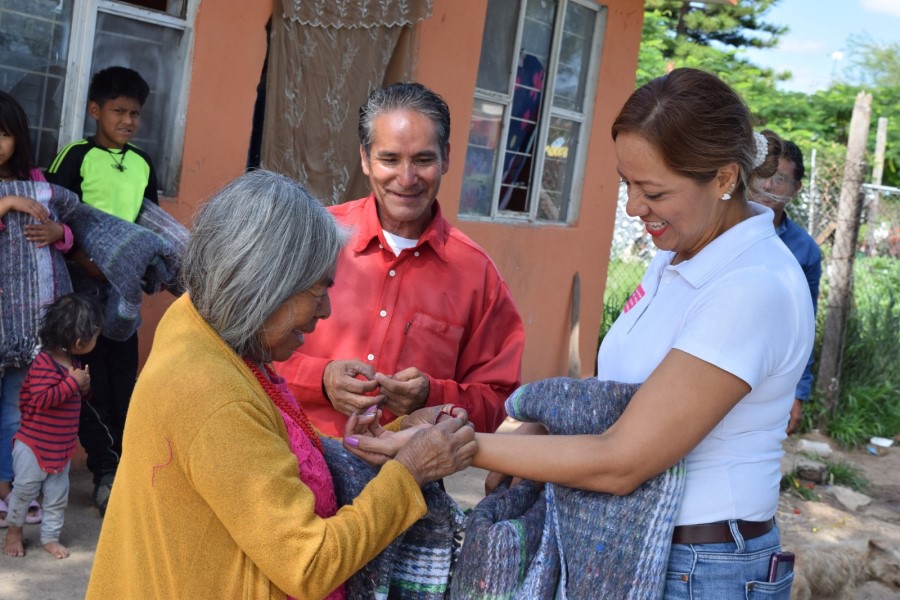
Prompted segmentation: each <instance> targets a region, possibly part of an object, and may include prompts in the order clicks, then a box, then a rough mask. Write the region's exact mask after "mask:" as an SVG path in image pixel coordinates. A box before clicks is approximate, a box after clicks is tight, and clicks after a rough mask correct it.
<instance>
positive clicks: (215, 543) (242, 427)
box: [87, 296, 427, 599]
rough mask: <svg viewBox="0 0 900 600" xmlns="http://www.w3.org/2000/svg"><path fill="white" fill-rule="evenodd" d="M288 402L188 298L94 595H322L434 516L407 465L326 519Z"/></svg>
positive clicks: (121, 491) (101, 554) (128, 459)
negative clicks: (307, 479)
mask: <svg viewBox="0 0 900 600" xmlns="http://www.w3.org/2000/svg"><path fill="white" fill-rule="evenodd" d="M313 507H314V499H313V494H312V492H311V491H310V489H309V488H307V487H306V486H305V485H304V484H303V483H302V482H301V481H300V479H299V477H298V468H297V459H296V457H295V456H294V454H293V453H292V452H291V449H290V446H289V444H288V438H287V431H286V429H285V427H284V423H283V421H282V419H281V415H280V413H279V412H278V409H277V408H276V407H275V406H274V405H273V404H272V402H271V400H269V398H268V397H267V396H266V394H265V392H264V391H263V389H262V388H261V387H260V385H259V383H258V382H257V381H256V380H255V378H254V376H253V374H252V373H251V372H250V370H249V369H248V368H247V367H246V365H245V364H244V363H243V361H242V360H241V359H240V358H239V357H238V356H237V355H236V354H235V353H234V352H233V351H232V350H231V349H230V348H229V347H228V346H226V345H225V343H224V342H223V341H222V339H221V338H220V337H219V336H218V335H217V334H216V333H215V332H214V331H213V330H212V329H211V328H210V327H209V325H208V324H207V323H206V321H204V320H203V319H202V318H201V317H200V315H199V314H198V313H197V311H196V309H195V308H194V306H193V305H192V304H191V302H190V300H189V298H188V297H187V296H183V297H182V298H180V299H178V300H177V301H176V302H175V303H174V304H173V305H172V306H171V307H170V308H169V310H168V311H167V312H166V314H165V316H164V317H163V319H162V321H160V323H159V327H158V329H157V331H156V337H155V339H154V341H153V349H152V351H151V353H150V357H149V359H148V361H147V364H146V366H145V367H144V369H143V371H142V373H141V376H140V378H139V379H138V382H137V386H136V388H135V390H134V395H133V396H132V400H131V407H130V409H129V413H128V419H127V422H126V425H125V439H124V451H123V454H122V460H121V463H120V465H119V470H118V474H117V475H116V481H115V485H114V486H113V491H112V497H111V498H110V503H109V509H108V511H107V513H106V518H105V519H104V523H103V529H102V531H101V532H100V541H99V544H98V546H97V552H96V556H95V559H94V566H93V570H92V571H91V579H90V583H89V585H88V592H87V598H89V599H91V598H102V599H106V598H115V599H120V598H121V599H124V598H165V599H168V598H229V599H231V598H277V599H281V598H284V597H285V593H287V594H290V595H291V596H294V597H296V598H300V599H315V598H323V597H324V596H326V595H327V594H328V593H330V592H331V591H332V590H333V589H334V588H335V587H337V586H338V585H339V584H340V583H342V582H343V581H345V580H347V579H348V578H349V577H350V575H352V574H353V573H354V572H356V571H357V570H359V569H360V568H361V567H362V566H363V565H364V564H365V563H367V562H368V561H369V560H371V559H372V558H374V557H375V556H376V555H377V554H378V553H379V552H380V551H381V550H383V549H384V548H385V546H387V545H388V544H389V543H390V542H391V540H393V539H394V538H395V537H397V536H398V535H400V533H402V532H403V531H404V530H405V529H407V528H408V527H409V526H410V525H412V524H413V523H414V522H415V521H416V520H418V519H419V518H421V517H422V516H424V515H425V513H426V512H427V509H426V506H425V500H424V498H423V497H422V492H421V490H420V489H419V488H418V486H417V485H416V482H415V480H414V479H413V477H412V475H411V474H410V473H409V471H408V470H407V469H406V468H405V467H404V466H403V465H401V464H400V463H398V462H397V461H390V462H388V463H387V464H385V465H384V466H383V467H382V468H381V472H380V473H379V475H378V476H377V477H376V478H375V479H373V480H372V481H371V482H370V483H369V485H368V486H367V487H366V488H365V490H363V492H362V494H360V496H359V497H358V498H357V499H356V501H355V502H354V503H353V505H352V506H345V507H343V508H342V509H341V510H340V511H339V512H338V514H337V515H335V516H334V517H331V518H329V519H322V518H320V517H318V516H316V514H315V512H314V510H313Z"/></svg>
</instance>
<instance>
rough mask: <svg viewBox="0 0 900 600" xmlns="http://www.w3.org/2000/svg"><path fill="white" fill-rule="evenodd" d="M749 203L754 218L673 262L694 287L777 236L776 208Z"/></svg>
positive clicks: (742, 222)
mask: <svg viewBox="0 0 900 600" xmlns="http://www.w3.org/2000/svg"><path fill="white" fill-rule="evenodd" d="M747 204H748V206H749V207H750V210H751V211H752V212H753V216H752V217H750V218H749V219H746V220H744V221H741V222H740V223H738V224H737V225H735V226H734V227H732V228H731V229H729V230H728V231H725V232H724V233H722V235H720V236H719V237H717V238H716V239H714V240H713V241H711V242H710V243H709V244H708V245H707V246H706V247H705V248H703V249H702V250H701V251H700V252H699V253H697V255H696V256H694V257H693V258H692V259H690V260H687V261H685V262H683V263H681V264H678V265H670V267H669V268H671V269H674V270H675V271H677V272H678V273H679V275H681V276H682V277H684V279H685V280H686V281H687V282H688V283H690V284H691V285H692V286H694V287H696V288H699V287H702V286H703V285H705V284H706V283H708V282H709V281H710V280H711V279H713V277H715V276H716V275H718V274H719V272H720V271H721V270H722V269H723V268H724V267H725V266H726V265H727V264H728V263H730V262H731V261H732V260H734V258H735V257H736V256H739V255H741V254H742V253H744V252H746V251H747V250H748V249H749V248H750V247H751V246H754V245H756V244H757V243H758V242H759V241H760V240H763V239H765V238H767V237H773V236H774V235H775V228H774V227H772V210H771V209H769V208H766V207H765V206H762V205H761V204H757V203H756V202H748V203H747ZM673 256H674V254H673ZM669 260H671V258H670V259H669Z"/></svg>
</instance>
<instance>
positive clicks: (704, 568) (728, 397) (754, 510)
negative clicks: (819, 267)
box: [474, 69, 814, 598]
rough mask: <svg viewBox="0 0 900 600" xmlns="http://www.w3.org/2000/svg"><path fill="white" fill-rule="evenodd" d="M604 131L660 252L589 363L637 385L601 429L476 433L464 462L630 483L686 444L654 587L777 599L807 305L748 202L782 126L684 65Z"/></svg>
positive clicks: (620, 490) (596, 482)
mask: <svg viewBox="0 0 900 600" xmlns="http://www.w3.org/2000/svg"><path fill="white" fill-rule="evenodd" d="M612 136H613V140H614V141H615V150H616V159H617V168H618V171H619V174H620V175H621V177H622V180H623V181H624V182H625V184H626V185H627V186H628V203H627V207H626V210H627V212H628V214H629V215H630V216H632V217H637V218H640V219H641V220H642V221H643V222H644V223H645V227H646V230H647V232H648V233H649V234H650V235H651V237H652V239H653V242H654V243H655V244H656V246H657V248H659V252H657V255H656V257H655V258H654V259H653V261H652V263H651V265H650V267H649V268H648V270H647V273H646V275H645V276H644V279H643V281H642V282H641V284H640V286H639V287H638V288H637V290H636V291H635V293H634V295H633V296H632V298H631V299H630V300H629V301H628V303H626V307H625V309H624V310H623V312H622V314H621V315H620V316H619V318H618V319H617V320H616V322H615V324H614V325H613V326H612V328H611V329H610V331H609V333H608V334H607V335H606V337H605V338H604V340H603V344H602V346H601V348H600V352H599V356H598V377H599V378H600V379H603V380H615V381H622V382H627V383H642V385H641V387H640V389H639V390H638V391H637V393H636V394H635V396H634V397H633V399H632V400H631V403H630V404H629V406H628V408H627V409H626V410H625V412H624V413H623V415H622V417H621V418H620V419H619V420H618V421H617V422H616V423H615V425H613V426H612V427H611V428H610V429H608V430H607V431H606V432H605V433H603V434H601V435H595V436H578V437H575V436H572V437H568V436H537V437H534V436H529V437H524V436H514V435H502V436H498V435H482V434H479V435H478V436H477V442H478V454H477V455H476V457H475V461H474V464H475V466H479V467H482V468H486V469H489V470H492V471H495V472H500V473H507V474H511V475H515V476H519V477H523V478H527V479H534V480H538V481H550V482H553V483H557V484H560V485H565V486H569V487H576V488H581V489H587V490H596V491H603V492H611V493H615V494H628V493H630V492H631V491H633V490H634V489H635V488H637V487H638V486H639V485H640V484H641V483H643V482H644V481H646V480H648V479H649V478H651V477H653V476H655V475H657V474H659V473H661V472H662V471H664V470H665V469H667V468H668V467H670V466H671V465H673V464H675V463H677V462H678V461H679V460H680V459H681V458H685V467H686V485H685V492H684V496H683V498H682V502H681V505H680V509H679V513H678V516H677V520H676V528H675V534H674V536H673V546H672V552H671V554H670V560H669V566H668V574H667V582H666V598H691V597H693V598H697V597H702V598H737V597H740V598H744V597H746V594H747V591H748V589H753V590H754V593H762V594H763V595H762V596H760V597H787V596H786V594H787V593H788V592H789V590H790V580H791V576H788V577H785V578H783V580H782V581H780V582H776V583H775V584H774V585H772V584H767V583H765V582H766V576H767V563H768V561H769V557H770V555H771V554H772V552H774V551H776V550H780V541H779V534H778V528H777V526H775V523H774V518H773V517H774V515H775V511H776V508H777V505H778V493H779V483H780V479H781V472H780V460H781V456H782V450H781V442H782V440H783V439H784V437H785V427H786V425H787V421H788V416H789V413H790V410H791V405H792V403H793V400H794V389H795V386H796V384H797V381H798V380H799V379H800V375H801V374H802V372H803V368H804V366H805V365H806V361H807V358H808V357H809V355H810V350H811V348H812V343H813V336H814V318H813V307H812V302H811V301H810V296H809V288H808V286H807V285H806V280H805V279H804V276H803V272H802V271H801V269H800V267H799V265H798V264H797V261H796V260H795V259H794V257H793V256H792V255H791V253H790V251H789V250H788V249H787V248H786V247H785V246H784V244H782V243H781V241H780V240H779V239H778V237H777V236H776V235H775V230H774V228H773V227H772V211H771V210H769V209H768V208H765V207H763V206H760V205H758V204H755V203H752V202H748V201H747V196H748V195H749V193H748V191H749V190H752V189H754V184H755V183H756V182H757V181H761V180H762V179H763V178H766V177H768V176H771V175H772V174H773V173H774V172H775V170H776V168H777V165H778V157H779V156H780V154H781V140H780V139H779V138H778V137H777V136H775V135H774V134H772V133H771V132H766V133H765V135H764V136H763V135H762V134H759V133H754V131H753V128H752V124H751V120H750V114H749V111H748V109H747V107H746V105H745V104H744V103H743V101H742V100H741V98H740V96H739V95H738V94H737V93H736V92H735V91H734V90H732V89H731V88H730V87H728V86H727V85H726V84H725V83H723V82H722V81H721V80H720V79H718V78H717V77H715V76H714V75H711V74H708V73H705V72H703V71H698V70H694V69H676V70H674V71H672V72H671V73H669V74H667V75H665V76H663V77H660V78H658V79H655V80H653V81H651V82H649V83H648V84H646V85H644V86H643V87H641V88H640V89H638V90H637V91H635V93H634V94H633V95H632V96H631V97H630V98H629V100H628V101H627V102H626V104H625V106H624V107H623V108H622V111H621V112H620V113H619V116H618V117H617V118H616V121H615V123H614V124H613V127H612ZM523 428H524V429H523V430H522V431H521V432H522V433H530V432H534V431H533V429H534V426H530V425H525V426H523ZM529 430H530V431H529ZM760 582H763V583H760ZM767 594H770V595H767Z"/></svg>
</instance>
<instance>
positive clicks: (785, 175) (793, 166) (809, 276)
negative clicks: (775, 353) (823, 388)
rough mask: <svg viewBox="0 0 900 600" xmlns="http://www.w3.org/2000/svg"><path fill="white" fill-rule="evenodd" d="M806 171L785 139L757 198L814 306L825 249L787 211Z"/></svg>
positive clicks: (800, 397)
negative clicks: (796, 264) (768, 210)
mask: <svg viewBox="0 0 900 600" xmlns="http://www.w3.org/2000/svg"><path fill="white" fill-rule="evenodd" d="M804 173H805V170H804V168H803V153H802V152H800V148H798V147H797V144H795V143H793V142H789V141H787V140H785V141H784V151H783V152H782V154H781V158H780V159H779V160H778V171H777V172H776V173H775V174H774V175H773V176H772V177H769V178H768V179H767V180H766V181H765V182H764V183H763V185H762V190H763V191H764V192H765V193H764V194H759V195H758V196H757V197H756V198H754V200H756V201H757V202H759V203H760V204H764V205H765V206H768V207H769V208H771V209H772V210H773V211H775V218H774V223H775V232H776V233H777V234H778V237H779V238H781V241H782V242H784V245H785V246H787V247H788V249H789V250H790V251H791V253H792V254H793V255H794V256H795V257H796V258H797V262H799V263H800V266H801V267H802V268H803V274H804V275H806V281H807V283H809V293H810V295H811V296H812V302H813V310H815V309H816V306H817V303H818V299H819V280H820V279H821V277H822V252H821V251H820V250H819V245H818V244H817V243H816V240H814V239H813V238H812V236H811V235H809V234H808V233H807V232H806V230H805V229H803V228H802V227H801V226H800V225H798V224H797V223H794V222H793V221H791V219H790V218H789V217H788V216H787V213H785V212H784V209H785V207H786V206H787V204H788V203H789V202H790V201H791V200H792V199H794V198H796V197H797V194H799V193H800V188H801V187H803V183H802V182H803V175H804ZM812 365H813V355H812V354H810V356H809V362H808V363H807V364H806V369H804V371H803V376H802V377H801V378H800V382H799V383H798V384H797V392H796V393H795V395H794V406H793V408H792V409H791V420H790V421H789V422H788V429H787V432H788V433H794V432H795V431H797V428H798V427H799V426H800V420H801V418H802V417H803V403H804V402H806V401H808V400H809V393H810V391H811V390H812V383H813V374H812Z"/></svg>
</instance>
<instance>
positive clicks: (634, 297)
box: [622, 284, 644, 313]
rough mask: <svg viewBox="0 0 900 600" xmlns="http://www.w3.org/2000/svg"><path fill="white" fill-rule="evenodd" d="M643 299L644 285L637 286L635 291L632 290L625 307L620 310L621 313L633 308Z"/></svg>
mask: <svg viewBox="0 0 900 600" xmlns="http://www.w3.org/2000/svg"><path fill="white" fill-rule="evenodd" d="M643 297H644V285H643V284H638V286H637V289H636V290H634V293H633V294H631V297H630V298H629V299H628V301H627V302H626V303H625V307H624V308H623V309H622V312H623V313H627V312H628V311H629V310H631V309H632V308H634V305H635V304H637V303H638V302H640V300H641V298H643Z"/></svg>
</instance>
